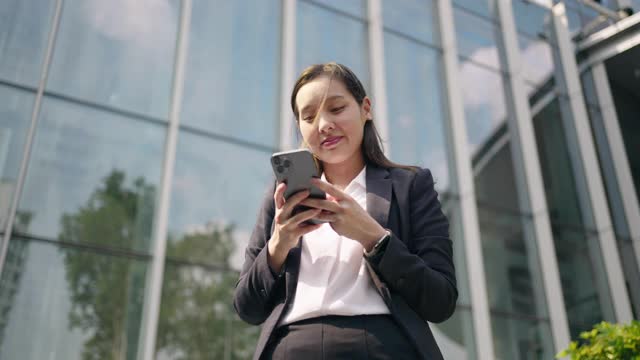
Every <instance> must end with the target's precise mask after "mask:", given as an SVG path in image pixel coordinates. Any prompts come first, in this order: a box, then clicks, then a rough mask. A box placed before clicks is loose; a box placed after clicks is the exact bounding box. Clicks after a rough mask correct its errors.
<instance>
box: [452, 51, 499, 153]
mask: <svg viewBox="0 0 640 360" xmlns="http://www.w3.org/2000/svg"><path fill="white" fill-rule="evenodd" d="M459 80H460V88H461V89H462V96H463V100H464V113H465V118H466V122H467V134H468V137H469V150H470V152H471V154H475V153H476V152H478V151H479V149H480V148H482V147H485V146H488V145H489V142H490V141H491V140H492V139H493V135H494V134H495V133H496V132H497V131H498V130H499V128H500V127H504V126H505V121H506V118H507V108H506V105H505V97H504V88H503V83H502V76H501V74H500V73H497V72H494V71H491V70H489V69H486V68H484V67H481V66H478V65H476V64H473V63H472V62H470V61H465V60H460V76H459ZM473 156H474V157H477V156H478V155H473Z"/></svg>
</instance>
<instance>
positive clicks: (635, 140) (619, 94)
mask: <svg viewBox="0 0 640 360" xmlns="http://www.w3.org/2000/svg"><path fill="white" fill-rule="evenodd" d="M639 10H640V9H639ZM639 55H640V47H638V46H636V47H635V48H632V49H631V50H627V51H625V52H623V53H621V54H619V55H617V56H614V57H613V58H611V59H609V60H608V61H607V62H606V68H607V77H608V79H609V85H610V87H611V96H612V98H613V102H614V105H615V110H616V115H618V123H619V125H620V132H621V133H622V138H623V140H624V148H625V153H626V154H627V160H628V161H629V168H630V170H631V177H632V178H633V184H634V186H635V189H636V196H637V197H638V198H639V199H640V151H638V149H640V121H638V114H640V82H639V81H638V80H637V77H636V75H635V74H634V72H637V70H634V69H637V67H635V68H634V67H633V66H629V65H628V64H634V63H637V61H636V59H638V58H640V57H639Z"/></svg>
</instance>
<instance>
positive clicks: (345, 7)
mask: <svg viewBox="0 0 640 360" xmlns="http://www.w3.org/2000/svg"><path fill="white" fill-rule="evenodd" d="M301 1H309V0H301ZM311 2H314V3H317V4H322V5H325V6H328V7H331V8H334V9H338V10H340V11H344V12H346V13H348V14H350V15H353V16H356V17H359V18H361V19H365V18H366V17H367V6H366V0H311Z"/></svg>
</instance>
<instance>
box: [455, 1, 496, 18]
mask: <svg viewBox="0 0 640 360" xmlns="http://www.w3.org/2000/svg"><path fill="white" fill-rule="evenodd" d="M453 6H454V7H458V6H459V7H462V8H465V9H467V10H471V11H473V12H475V13H477V14H479V15H483V16H486V17H488V18H494V17H495V12H496V9H495V6H496V5H495V0H453Z"/></svg>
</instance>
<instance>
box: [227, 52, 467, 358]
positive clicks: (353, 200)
mask: <svg viewBox="0 0 640 360" xmlns="http://www.w3.org/2000/svg"><path fill="white" fill-rule="evenodd" d="M291 107H292V109H293V113H294V114H295V117H296V121H297V124H298V129H299V130H300V133H301V135H302V138H303V141H304V144H305V146H306V147H308V148H309V149H310V150H311V152H312V153H313V154H314V156H315V157H316V159H317V160H319V164H320V166H321V167H322V170H323V175H322V178H321V179H320V180H317V181H316V180H314V183H315V185H316V186H317V187H319V188H320V189H322V190H324V191H325V192H326V193H327V194H328V196H327V199H326V200H319V199H313V198H308V195H309V194H308V192H300V193H297V194H296V195H294V196H291V197H290V198H289V199H288V200H287V201H285V200H284V198H283V194H284V191H285V189H286V185H285V184H276V185H275V187H274V189H272V190H271V191H270V192H269V193H268V194H267V196H266V198H265V200H264V202H263V204H262V209H261V211H260V214H259V216H258V220H257V224H256V226H255V229H254V231H253V234H252V236H251V239H250V242H249V245H248V247H247V249H246V254H245V263H244V266H243V269H242V273H241V275H240V280H239V281H238V284H237V286H236V291H235V296H234V306H235V309H236V311H237V312H238V314H239V315H240V317H241V318H242V319H243V320H245V321H246V322H248V323H250V324H256V325H258V324H263V323H264V324H263V327H262V332H261V335H260V339H259V340H258V344H257V348H256V352H255V355H254V359H303V360H311V359H431V360H433V359H442V355H441V353H440V350H439V349H438V346H437V344H436V342H435V340H434V337H433V335H432V333H431V330H430V329H429V325H428V324H427V321H430V322H441V321H444V320H446V319H448V318H449V317H450V316H451V315H452V314H453V312H454V310H455V307H456V299H457V297H458V291H457V289H456V279H455V270H454V266H453V259H452V243H451V240H450V239H449V223H448V221H447V218H446V217H445V215H444V214H443V213H442V211H441V208H440V202H439V201H438V194H437V193H436V191H435V190H434V187H433V184H434V183H433V178H432V176H431V173H430V171H429V170H426V169H420V168H416V167H409V166H402V165H397V164H395V163H393V162H391V161H390V160H388V159H387V158H386V157H385V156H384V154H383V152H382V149H381V145H380V139H379V137H378V135H377V132H376V130H375V126H374V123H373V118H372V114H371V100H370V99H369V98H368V97H367V96H366V94H365V91H364V88H363V86H362V84H361V83H360V81H359V80H358V78H357V77H356V76H355V75H354V73H353V72H352V71H351V70H349V69H348V68H347V67H346V66H344V65H340V64H336V63H327V64H320V65H313V66H310V67H309V68H307V69H305V70H304V71H303V72H302V74H301V75H300V77H299V78H298V80H297V82H296V84H295V86H294V88H293V93H292V94H291ZM296 205H306V206H308V207H310V209H309V210H306V211H304V212H300V213H298V214H296V215H295V216H292V215H291V213H292V210H293V208H294V207H295V206H296ZM311 218H315V219H322V220H326V221H328V222H327V223H324V224H318V225H310V224H308V223H305V221H306V220H308V219H311Z"/></svg>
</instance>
